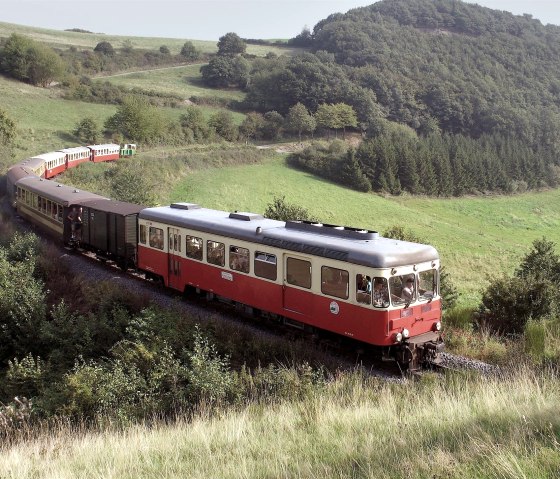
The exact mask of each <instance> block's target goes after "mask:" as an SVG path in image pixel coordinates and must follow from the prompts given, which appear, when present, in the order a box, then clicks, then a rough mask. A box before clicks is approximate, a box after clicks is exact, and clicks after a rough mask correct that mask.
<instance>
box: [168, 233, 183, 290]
mask: <svg viewBox="0 0 560 479" xmlns="http://www.w3.org/2000/svg"><path fill="white" fill-rule="evenodd" d="M167 233H168V242H169V255H168V258H169V260H168V261H169V287H170V288H174V289H178V290H179V291H182V290H183V284H182V283H181V234H180V232H179V230H178V229H177V228H168V230H167Z"/></svg>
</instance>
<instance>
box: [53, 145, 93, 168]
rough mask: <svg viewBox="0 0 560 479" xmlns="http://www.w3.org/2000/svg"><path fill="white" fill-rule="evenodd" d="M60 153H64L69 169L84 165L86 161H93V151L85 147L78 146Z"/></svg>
mask: <svg viewBox="0 0 560 479" xmlns="http://www.w3.org/2000/svg"><path fill="white" fill-rule="evenodd" d="M59 151H60V152H61V153H64V155H65V157H66V165H67V168H74V167H75V166H77V165H79V164H80V163H84V162H85V161H90V159H91V150H90V149H89V148H87V147H85V146H77V147H75V148H64V149H63V150H59Z"/></svg>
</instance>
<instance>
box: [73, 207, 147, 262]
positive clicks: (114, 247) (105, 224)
mask: <svg viewBox="0 0 560 479" xmlns="http://www.w3.org/2000/svg"><path fill="white" fill-rule="evenodd" d="M80 206H81V208H82V211H81V220H82V227H81V228H82V231H81V238H80V246H81V247H82V248H84V249H88V250H91V251H93V252H94V253H96V254H97V255H98V257H100V258H102V259H110V260H113V261H115V262H116V263H117V264H118V265H119V266H120V267H121V268H123V269H126V268H128V267H129V266H134V265H135V264H136V254H137V249H138V221H137V217H138V213H139V212H140V211H141V210H142V209H144V206H141V205H135V204H132V203H125V202H123V201H113V200H94V201H84V202H82V203H80Z"/></svg>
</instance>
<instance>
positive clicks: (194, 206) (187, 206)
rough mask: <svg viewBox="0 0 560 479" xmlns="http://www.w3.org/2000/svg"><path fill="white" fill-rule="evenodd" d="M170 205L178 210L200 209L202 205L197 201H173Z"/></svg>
mask: <svg viewBox="0 0 560 479" xmlns="http://www.w3.org/2000/svg"><path fill="white" fill-rule="evenodd" d="M169 207H170V208H173V209H176V210H199V209H200V205H197V204H196V203H173V204H171V205H170V206H169Z"/></svg>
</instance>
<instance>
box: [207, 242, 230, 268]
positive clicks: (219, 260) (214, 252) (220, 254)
mask: <svg viewBox="0 0 560 479" xmlns="http://www.w3.org/2000/svg"><path fill="white" fill-rule="evenodd" d="M206 258H207V261H208V262H209V263H210V264H215V265H216V266H224V265H225V264H226V262H225V258H226V247H225V245H224V243H218V242H217V241H210V240H208V241H207V242H206Z"/></svg>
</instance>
